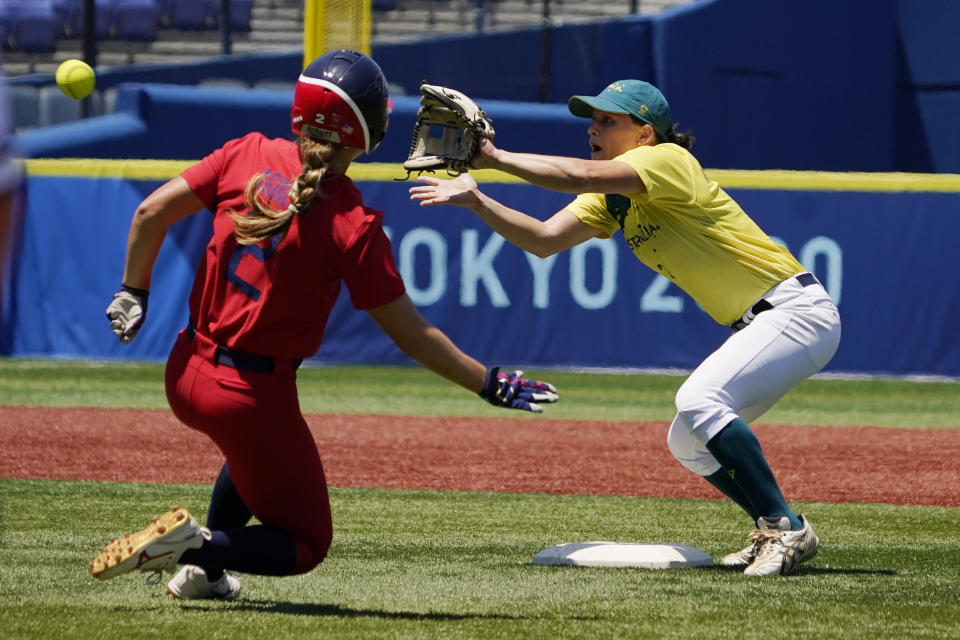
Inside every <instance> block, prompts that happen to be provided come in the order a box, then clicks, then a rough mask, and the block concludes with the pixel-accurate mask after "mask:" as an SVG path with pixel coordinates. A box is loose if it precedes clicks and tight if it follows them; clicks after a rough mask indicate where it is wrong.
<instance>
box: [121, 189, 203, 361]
mask: <svg viewBox="0 0 960 640" xmlns="http://www.w3.org/2000/svg"><path fill="white" fill-rule="evenodd" d="M203 207H204V204H203V202H202V201H201V200H200V199H199V198H197V196H196V195H195V194H194V193H193V191H191V190H190V187H189V186H188V185H187V181H186V180H184V179H183V178H182V177H180V176H177V177H176V178H173V179H172V180H170V181H169V182H167V183H165V184H163V185H161V186H160V187H159V188H157V190H156V191H154V192H153V193H151V194H150V195H149V196H147V197H146V198H145V199H144V200H143V202H141V203H140V204H139V205H138V206H137V210H136V211H135V212H134V214H133V220H132V221H131V223H130V233H129V235H128V236H127V253H126V262H125V264H124V268H123V282H122V284H121V287H120V290H119V291H117V293H115V294H114V296H113V299H112V300H111V301H110V305H109V306H108V307H107V311H106V314H107V320H109V322H110V330H111V331H113V333H114V335H115V336H117V338H118V339H119V340H120V341H121V342H122V343H124V344H127V343H129V342H130V341H131V340H133V338H134V337H135V336H136V335H137V332H138V331H139V330H140V327H141V326H143V322H144V320H145V319H146V317H147V299H148V297H149V292H150V276H151V273H152V272H153V263H154V262H156V260H157V254H158V253H160V246H161V245H162V244H163V239H164V238H165V237H166V235H167V230H168V229H169V228H170V225H172V224H173V223H175V222H177V221H178V220H182V219H183V218H186V217H187V216H188V215H190V214H191V213H195V212H196V211H199V210H200V209H202V208H203Z"/></svg>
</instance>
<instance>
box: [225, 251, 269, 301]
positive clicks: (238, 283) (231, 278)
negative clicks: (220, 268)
mask: <svg viewBox="0 0 960 640" xmlns="http://www.w3.org/2000/svg"><path fill="white" fill-rule="evenodd" d="M279 244H280V234H277V235H275V236H273V237H272V238H270V246H269V247H267V248H266V249H264V248H263V247H261V246H260V245H257V244H238V245H236V246H235V247H234V248H233V255H231V256H230V263H229V264H228V265H227V282H229V283H230V284H232V285H233V286H235V287H236V288H237V289H239V290H240V293H242V294H243V295H245V296H247V297H248V298H250V299H251V300H253V301H254V302H256V301H258V300H259V299H260V293H261V292H260V289H258V288H256V287H255V286H253V285H252V284H250V283H249V282H247V281H246V280H244V279H243V278H241V277H240V275H239V274H238V273H237V268H238V267H239V266H240V261H241V260H242V259H243V256H245V255H250V256H253V257H254V258H255V259H256V260H258V261H260V262H266V261H267V260H269V259H270V258H272V257H273V256H274V255H275V254H276V253H277V245H279Z"/></svg>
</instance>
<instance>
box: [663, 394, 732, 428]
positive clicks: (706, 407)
mask: <svg viewBox="0 0 960 640" xmlns="http://www.w3.org/2000/svg"><path fill="white" fill-rule="evenodd" d="M675 403H676V406H677V419H676V420H674V423H676V422H677V421H680V422H681V423H682V424H684V425H686V428H687V429H688V430H689V431H691V432H694V431H697V430H701V431H702V430H703V427H705V426H707V425H712V424H713V423H715V422H717V421H719V420H723V419H725V416H728V415H730V413H731V412H732V411H733V409H732V407H731V406H730V403H729V402H727V401H725V400H724V399H723V398H722V397H719V396H718V395H717V394H716V393H712V392H710V391H707V390H705V389H701V388H698V387H695V386H688V385H683V386H681V387H680V390H679V391H677V395H676V398H675Z"/></svg>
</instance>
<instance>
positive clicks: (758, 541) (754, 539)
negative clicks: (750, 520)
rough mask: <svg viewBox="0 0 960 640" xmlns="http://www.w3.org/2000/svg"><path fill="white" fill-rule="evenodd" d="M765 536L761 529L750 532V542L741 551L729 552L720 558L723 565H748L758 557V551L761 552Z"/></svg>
mask: <svg viewBox="0 0 960 640" xmlns="http://www.w3.org/2000/svg"><path fill="white" fill-rule="evenodd" d="M763 540H764V537H763V535H762V534H761V533H760V532H759V531H754V532H753V533H751V534H750V544H748V545H747V546H745V547H744V548H743V549H740V551H735V552H733V553H728V554H727V555H725V556H723V557H722V558H720V562H719V564H720V566H721V567H748V566H750V565H751V564H753V561H754V560H756V559H757V553H759V552H760V547H761V546H762V543H763Z"/></svg>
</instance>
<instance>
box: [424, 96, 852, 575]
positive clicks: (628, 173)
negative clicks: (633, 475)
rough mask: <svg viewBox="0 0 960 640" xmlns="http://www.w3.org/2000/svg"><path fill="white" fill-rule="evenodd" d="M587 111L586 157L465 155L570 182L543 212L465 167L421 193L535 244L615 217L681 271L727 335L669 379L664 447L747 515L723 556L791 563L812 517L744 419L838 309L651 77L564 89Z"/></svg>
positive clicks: (832, 334) (798, 367)
mask: <svg viewBox="0 0 960 640" xmlns="http://www.w3.org/2000/svg"><path fill="white" fill-rule="evenodd" d="M568 106H569V108H570V111H571V112H572V113H573V114H574V115H576V116H580V117H585V118H590V120H591V122H590V126H589V127H588V128H587V134H588V136H589V142H590V159H589V160H584V159H577V158H567V157H560V156H545V155H536V154H523V153H513V152H508V151H505V150H503V149H498V148H497V147H495V146H494V145H493V144H492V143H490V142H489V141H484V142H483V143H482V144H481V147H480V150H479V152H478V154H477V157H476V158H475V159H474V166H476V167H477V168H493V169H498V170H500V171H504V172H507V173H510V174H512V175H515V176H518V177H520V178H522V179H524V180H526V181H528V182H530V183H532V184H535V185H537V186H540V187H543V188H546V189H551V190H554V191H560V192H564V193H575V194H579V195H578V196H577V197H576V199H574V200H573V202H571V203H570V204H569V205H567V207H565V208H564V209H562V210H561V211H558V212H557V213H555V214H554V215H553V216H551V217H550V218H548V219H547V220H539V219H537V218H534V217H531V216H529V215H527V214H525V213H522V212H520V211H516V210H514V209H511V208H509V207H507V206H505V205H503V204H501V203H499V202H497V201H496V200H493V199H492V198H490V197H488V196H487V195H485V194H484V193H482V192H481V191H480V190H479V189H478V187H477V183H476V182H475V181H474V180H473V178H472V177H470V175H469V174H463V175H461V176H459V177H457V178H456V179H454V180H438V179H436V178H432V177H421V178H420V180H421V181H422V182H424V183H425V184H424V185H422V186H416V187H413V188H411V189H410V194H411V198H412V199H413V200H416V201H419V202H420V204H421V205H423V206H429V205H438V204H451V205H457V206H462V207H467V208H469V209H470V210H471V211H473V212H474V213H475V214H476V215H477V216H478V217H479V218H480V219H481V220H483V221H484V222H485V223H486V224H487V225H489V226H490V227H491V228H492V229H493V230H494V231H496V232H497V233H499V234H500V235H502V236H503V237H504V238H506V239H507V240H509V241H510V242H512V243H513V244H515V245H517V246H518V247H520V248H521V249H524V250H525V251H528V252H530V253H533V254H535V255H537V256H540V257H546V256H549V255H553V254H554V253H557V252H559V251H563V250H565V249H569V248H570V247H573V246H575V245H577V244H580V243H582V242H585V241H587V240H589V239H591V238H595V237H600V238H606V237H610V236H611V235H613V234H614V233H615V232H616V231H618V230H621V231H623V237H624V240H625V241H626V242H627V245H628V246H629V247H630V249H631V250H632V251H633V252H634V254H635V255H636V256H637V258H639V259H640V260H641V261H642V262H643V263H644V264H646V265H648V266H649V267H651V268H652V269H654V270H655V271H656V272H657V273H659V274H661V275H663V276H664V277H666V278H668V279H670V280H671V281H672V282H674V283H676V284H677V286H679V287H680V288H681V289H683V290H684V291H686V292H687V293H688V294H689V295H690V296H691V297H693V298H694V300H696V301H697V302H698V303H699V304H700V306H701V307H703V309H704V310H706V312H707V313H709V314H710V316H711V317H712V318H713V319H714V320H716V321H717V322H719V323H720V324H724V325H729V326H731V328H733V330H734V333H733V335H732V336H731V337H730V338H729V339H728V340H727V341H726V342H724V344H723V345H721V346H720V348H719V349H717V350H716V351H715V352H714V353H712V354H711V355H710V356H709V357H707V359H706V360H704V362H703V363H701V364H700V366H698V367H697V368H696V369H695V370H694V371H693V373H691V374H690V376H689V377H688V378H687V380H686V381H685V382H684V383H683V385H682V386H681V387H680V389H679V391H678V392H677V397H676V405H677V415H676V417H675V418H674V420H673V424H672V425H671V426H670V431H669V433H668V435H667V445H668V446H669V448H670V451H671V452H672V453H673V455H674V456H675V457H676V458H677V459H678V460H679V461H680V462H681V463H682V464H683V465H684V466H685V467H687V468H688V469H690V470H691V471H693V472H695V473H697V474H699V475H702V476H704V478H706V480H708V481H709V482H710V483H711V484H712V485H713V486H715V487H716V488H717V489H719V490H720V491H721V492H723V493H724V494H725V495H727V496H728V497H730V498H731V499H732V500H734V501H735V502H736V503H737V504H738V505H740V506H741V507H742V508H743V509H744V510H745V511H746V512H747V513H748V514H749V515H750V517H751V520H753V521H754V522H756V530H754V532H753V533H752V534H751V536H750V544H749V545H748V546H747V547H745V548H744V549H742V550H741V551H738V552H736V553H731V554H729V555H727V556H724V557H723V558H722V559H721V561H720V562H721V564H724V565H727V566H744V565H745V566H746V569H745V570H744V573H746V574H747V575H760V576H763V575H778V574H786V573H791V572H793V571H794V570H796V568H797V566H798V565H799V564H800V563H801V562H803V561H804V560H808V559H809V558H812V557H813V556H814V554H816V552H817V547H818V544H819V543H818V540H817V536H816V534H814V532H813V529H812V528H811V527H810V523H809V522H807V520H806V518H804V517H803V516H802V515H797V514H795V513H794V512H793V511H792V510H791V509H790V507H789V506H788V505H787V502H786V500H785V499H784V497H783V494H782V493H781V491H780V488H779V486H778V484H777V481H776V479H775V478H774V475H773V473H772V471H771V470H770V467H769V465H768V464H767V461H766V459H765V458H764V455H763V451H762V449H761V447H760V442H759V441H758V440H757V437H756V436H755V435H754V433H753V431H751V429H750V427H749V426H748V425H747V422H749V421H751V420H754V419H756V418H757V417H759V416H760V415H762V414H763V413H764V412H765V411H767V410H768V409H769V408H770V407H771V406H773V404H774V403H775V402H776V401H777V400H779V399H780V397H782V396H783V394H785V393H786V392H787V391H789V390H790V389H791V388H793V387H794V386H796V385H797V384H799V383H800V382H801V381H803V380H805V379H806V378H808V377H809V376H811V375H813V374H814V373H816V372H817V371H819V370H820V369H822V368H823V367H824V366H825V365H826V364H827V362H829V361H830V358H832V357H833V354H834V353H835V352H836V350H837V346H838V344H839V341H840V316H839V313H838V311H837V308H836V307H835V306H834V304H833V302H832V301H831V299H830V297H829V295H828V294H827V292H826V291H825V290H824V288H823V287H822V286H821V285H820V283H819V282H818V281H817V279H816V278H815V277H814V276H813V275H812V274H810V273H806V272H805V271H804V269H803V267H802V266H801V265H800V263H799V262H797V260H796V259H795V258H794V257H793V256H792V255H791V254H790V253H789V252H788V251H787V250H786V249H785V248H784V247H782V246H780V245H778V244H775V243H774V242H773V241H771V240H770V238H769V237H768V236H767V235H766V234H765V233H764V232H763V231H762V230H761V229H760V228H759V227H758V226H757V225H756V224H755V223H754V222H753V221H752V220H751V219H750V218H749V217H748V216H747V214H746V213H744V211H743V210H742V209H741V208H740V206H739V205H738V204H737V203H736V202H735V201H734V200H733V199H731V198H730V196H728V195H727V194H726V193H725V192H724V191H723V190H722V189H721V188H720V187H719V185H717V183H716V182H713V181H711V180H710V179H709V178H708V177H707V176H705V175H704V173H703V169H702V168H701V167H700V163H699V162H697V160H696V158H695V157H694V156H693V155H692V154H691V153H690V148H691V147H692V145H693V138H692V137H691V136H689V135H687V134H683V133H678V132H677V130H676V127H675V125H674V123H673V121H672V119H671V117H670V107H669V106H668V104H667V101H666V99H665V98H664V97H663V95H662V94H661V93H660V91H659V90H658V89H657V88H656V87H654V86H653V85H650V84H648V83H646V82H643V81H640V80H619V81H617V82H614V83H612V84H610V85H609V86H607V88H606V89H604V90H603V91H602V92H601V93H600V94H599V95H597V96H573V97H572V98H570V101H569V103H568Z"/></svg>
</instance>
